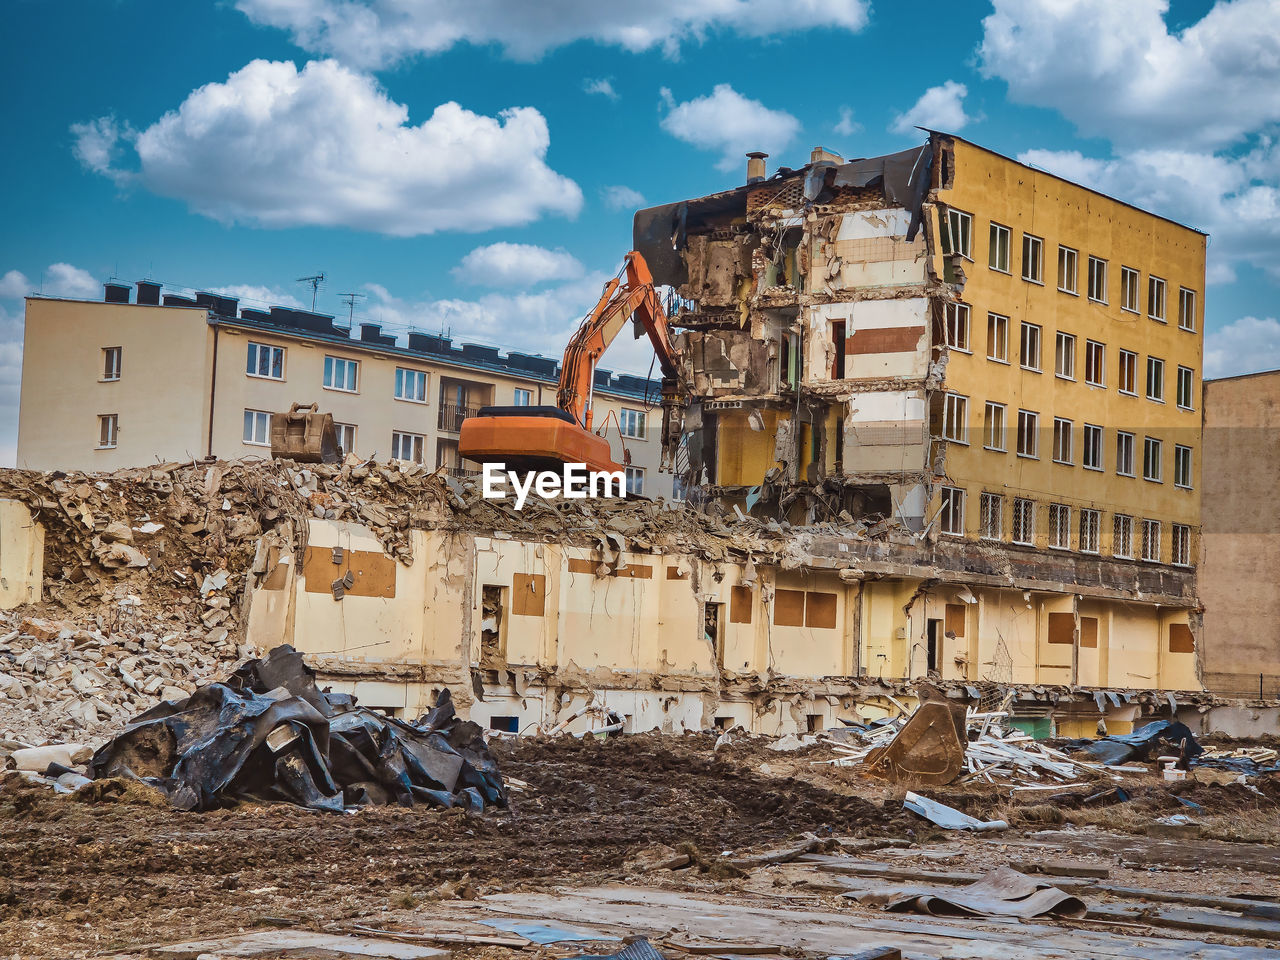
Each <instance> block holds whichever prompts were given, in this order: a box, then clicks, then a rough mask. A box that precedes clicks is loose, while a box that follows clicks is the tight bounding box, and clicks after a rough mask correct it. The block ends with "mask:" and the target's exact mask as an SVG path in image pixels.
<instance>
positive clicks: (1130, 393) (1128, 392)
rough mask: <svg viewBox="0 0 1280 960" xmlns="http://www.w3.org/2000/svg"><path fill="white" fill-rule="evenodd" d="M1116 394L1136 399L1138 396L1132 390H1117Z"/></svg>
mask: <svg viewBox="0 0 1280 960" xmlns="http://www.w3.org/2000/svg"><path fill="white" fill-rule="evenodd" d="M1116 393H1118V394H1120V396H1122V397H1136V396H1137V395H1138V394H1137V393H1135V392H1134V391H1132V390H1117V391H1116Z"/></svg>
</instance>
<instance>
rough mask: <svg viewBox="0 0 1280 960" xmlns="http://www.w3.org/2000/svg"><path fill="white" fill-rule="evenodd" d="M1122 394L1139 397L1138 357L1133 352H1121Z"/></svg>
mask: <svg viewBox="0 0 1280 960" xmlns="http://www.w3.org/2000/svg"><path fill="white" fill-rule="evenodd" d="M1120 392H1121V393H1127V394H1130V395H1131V396H1135V397H1136V396H1137V395H1138V355H1137V354H1136V353H1134V352H1133V351H1132V350H1121V351H1120Z"/></svg>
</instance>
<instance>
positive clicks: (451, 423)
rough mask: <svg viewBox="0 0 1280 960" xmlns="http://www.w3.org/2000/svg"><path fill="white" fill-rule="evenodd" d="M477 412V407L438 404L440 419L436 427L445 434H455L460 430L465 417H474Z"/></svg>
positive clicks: (478, 410)
mask: <svg viewBox="0 0 1280 960" xmlns="http://www.w3.org/2000/svg"><path fill="white" fill-rule="evenodd" d="M479 412H480V408H479V407H473V406H471V405H469V404H458V403H442V404H440V419H439V422H438V423H437V426H438V427H439V428H440V429H441V430H444V431H445V432H447V433H457V432H458V431H460V430H461V429H462V421H463V420H465V419H467V417H474V416H475V415H476V414H477V413H479Z"/></svg>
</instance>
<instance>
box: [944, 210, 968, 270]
mask: <svg viewBox="0 0 1280 960" xmlns="http://www.w3.org/2000/svg"><path fill="white" fill-rule="evenodd" d="M945 239H946V243H944V244H943V250H945V251H946V252H947V253H958V254H960V256H962V257H964V258H965V259H966V260H972V259H973V217H971V216H970V215H969V214H967V213H961V212H960V211H959V210H948V211H947V236H946V238H945Z"/></svg>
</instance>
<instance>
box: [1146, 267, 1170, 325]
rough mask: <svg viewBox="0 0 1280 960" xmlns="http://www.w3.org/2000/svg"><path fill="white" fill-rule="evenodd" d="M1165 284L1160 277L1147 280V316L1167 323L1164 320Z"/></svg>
mask: <svg viewBox="0 0 1280 960" xmlns="http://www.w3.org/2000/svg"><path fill="white" fill-rule="evenodd" d="M1164 291H1165V283H1164V281H1163V280H1161V279H1160V278H1159V277H1151V278H1150V279H1148V280H1147V316H1148V317H1150V318H1151V319H1152V320H1159V321H1160V322H1161V323H1165V322H1166V321H1165V319H1164Z"/></svg>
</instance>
